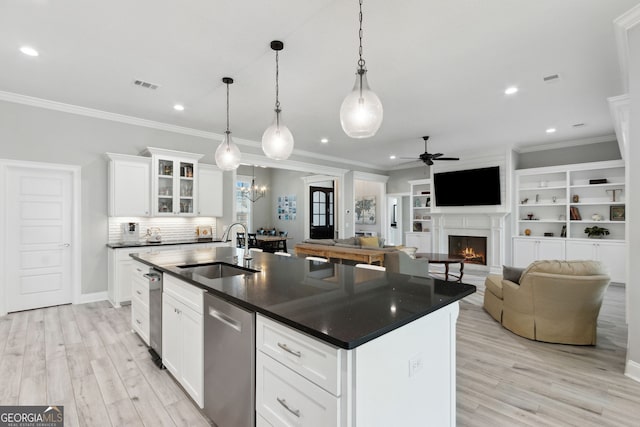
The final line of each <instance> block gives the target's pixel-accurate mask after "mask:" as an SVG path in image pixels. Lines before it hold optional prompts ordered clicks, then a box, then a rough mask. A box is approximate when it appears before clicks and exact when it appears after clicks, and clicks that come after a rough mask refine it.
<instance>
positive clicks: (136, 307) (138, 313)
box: [131, 298, 149, 345]
mask: <svg viewBox="0 0 640 427" xmlns="http://www.w3.org/2000/svg"><path fill="white" fill-rule="evenodd" d="M131 327H132V328H133V330H134V331H136V332H137V333H138V335H140V338H142V340H143V341H144V342H145V343H146V344H147V345H149V310H148V309H147V308H145V307H144V306H141V305H140V304H138V303H137V301H136V299H135V298H134V299H133V301H131Z"/></svg>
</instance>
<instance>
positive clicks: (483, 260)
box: [449, 235, 487, 265]
mask: <svg viewBox="0 0 640 427" xmlns="http://www.w3.org/2000/svg"><path fill="white" fill-rule="evenodd" d="M449 255H450V256H451V255H455V256H463V257H464V262H465V263H467V264H480V265H487V238H486V237H477V236H452V235H449Z"/></svg>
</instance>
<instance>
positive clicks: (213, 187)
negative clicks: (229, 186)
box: [198, 164, 223, 217]
mask: <svg viewBox="0 0 640 427" xmlns="http://www.w3.org/2000/svg"><path fill="white" fill-rule="evenodd" d="M222 179H223V176H222V171H221V170H220V169H218V168H217V167H215V166H213V165H205V164H200V165H199V171H198V216H212V217H219V216H222V188H223V187H222Z"/></svg>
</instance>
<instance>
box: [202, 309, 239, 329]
mask: <svg viewBox="0 0 640 427" xmlns="http://www.w3.org/2000/svg"><path fill="white" fill-rule="evenodd" d="M209 316H211V317H213V318H214V319H217V320H219V321H220V322H222V323H224V324H225V325H227V326H229V327H230V328H233V329H235V330H236V331H238V332H242V323H241V322H240V321H238V320H236V319H234V318H233V317H231V316H228V315H226V314H224V313H222V312H221V311H218V310H216V309H215V308H213V307H211V306H209Z"/></svg>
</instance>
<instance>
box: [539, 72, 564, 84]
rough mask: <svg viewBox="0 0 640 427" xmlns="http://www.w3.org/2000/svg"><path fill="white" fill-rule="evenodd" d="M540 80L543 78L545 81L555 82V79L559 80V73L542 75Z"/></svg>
mask: <svg viewBox="0 0 640 427" xmlns="http://www.w3.org/2000/svg"><path fill="white" fill-rule="evenodd" d="M542 80H544V81H545V83H551V82H555V81H556V80H560V75H559V74H550V75H548V76H544V77H543V78H542Z"/></svg>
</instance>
